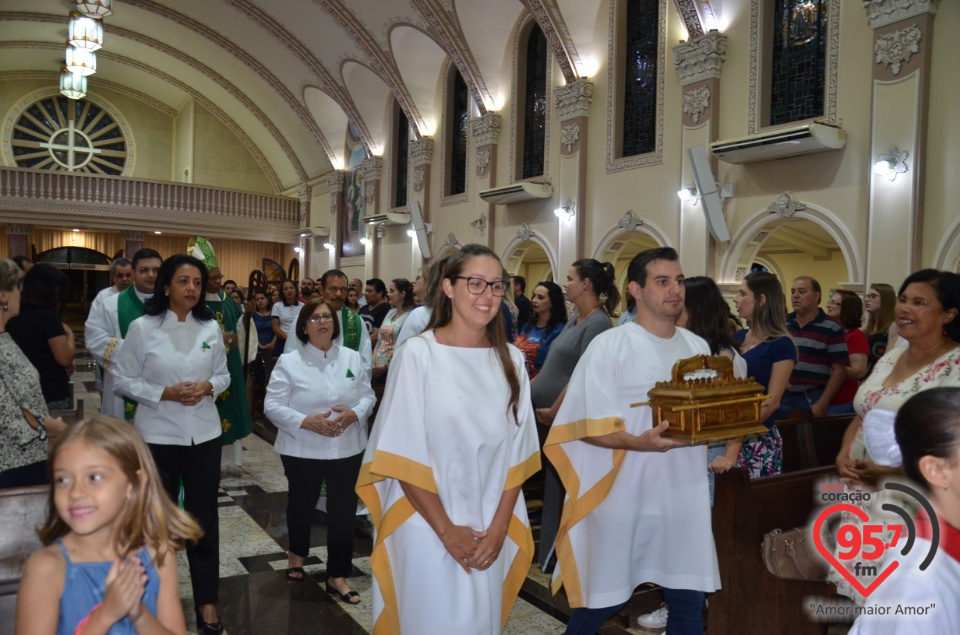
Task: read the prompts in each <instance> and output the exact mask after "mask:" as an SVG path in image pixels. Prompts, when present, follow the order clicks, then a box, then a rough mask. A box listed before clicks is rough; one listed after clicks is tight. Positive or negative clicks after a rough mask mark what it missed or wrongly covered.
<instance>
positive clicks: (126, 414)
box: [84, 248, 163, 421]
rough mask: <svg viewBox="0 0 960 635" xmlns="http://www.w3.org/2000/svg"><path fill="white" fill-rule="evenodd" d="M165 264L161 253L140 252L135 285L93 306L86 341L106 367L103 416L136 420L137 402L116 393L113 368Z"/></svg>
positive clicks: (135, 264)
mask: <svg viewBox="0 0 960 635" xmlns="http://www.w3.org/2000/svg"><path fill="white" fill-rule="evenodd" d="M162 262H163V259H162V258H161V257H160V254H159V253H157V252H156V251H154V250H153V249H148V248H144V249H141V250H139V251H138V252H137V253H135V254H134V255H133V259H132V261H131V266H132V268H133V284H132V285H130V286H128V287H127V289H126V290H124V291H121V292H119V293H115V294H113V295H111V296H109V297H107V298H105V299H104V300H103V301H102V302H100V303H99V304H97V303H95V304H94V305H93V306H91V307H90V315H89V316H88V317H87V323H86V324H85V325H84V339H85V342H86V346H87V350H89V351H90V354H91V355H92V356H93V359H94V360H96V362H97V363H98V364H100V365H101V366H102V367H103V397H102V400H101V404H100V414H103V415H108V416H110V417H117V418H118V419H124V418H125V419H127V420H128V421H129V420H130V419H131V418H132V417H133V412H134V410H135V409H136V402H134V401H133V400H130V399H124V398H123V397H122V396H120V395H118V394H115V393H114V391H113V386H114V377H113V373H112V372H111V369H110V365H111V363H112V360H113V359H114V358H115V357H116V355H117V353H119V352H120V348H121V346H123V338H124V337H126V336H127V328H128V327H129V326H130V323H131V322H133V321H134V320H135V319H137V318H138V317H140V316H142V315H143V311H144V306H143V303H144V302H145V301H146V300H147V299H148V298H150V297H151V296H152V295H153V292H154V286H155V284H156V281H157V274H158V273H159V272H160V264H161V263H162Z"/></svg>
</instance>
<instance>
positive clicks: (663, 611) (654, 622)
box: [637, 604, 670, 628]
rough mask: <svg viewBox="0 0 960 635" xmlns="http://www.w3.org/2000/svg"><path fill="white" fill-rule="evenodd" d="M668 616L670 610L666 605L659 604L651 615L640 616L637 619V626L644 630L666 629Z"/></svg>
mask: <svg viewBox="0 0 960 635" xmlns="http://www.w3.org/2000/svg"><path fill="white" fill-rule="evenodd" d="M669 614H670V609H669V608H667V605H666V604H661V605H660V608H658V609H657V610H656V611H654V612H653V613H647V614H646V615H641V616H640V617H638V618H637V624H639V625H640V626H642V627H644V628H666V627H667V616H668V615H669Z"/></svg>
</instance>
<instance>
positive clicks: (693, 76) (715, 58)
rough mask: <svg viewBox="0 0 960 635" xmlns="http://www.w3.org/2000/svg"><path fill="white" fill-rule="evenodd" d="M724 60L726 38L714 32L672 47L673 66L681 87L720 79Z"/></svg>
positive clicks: (725, 57) (725, 55) (725, 56)
mask: <svg viewBox="0 0 960 635" xmlns="http://www.w3.org/2000/svg"><path fill="white" fill-rule="evenodd" d="M726 59H727V36H726V35H722V34H720V33H717V32H716V31H711V32H710V33H707V34H706V35H702V36H700V37H699V38H697V39H696V40H691V41H689V42H683V43H681V44H677V45H676V46H674V47H673V65H674V67H676V69H677V75H678V76H679V77H680V85H681V86H688V85H690V84H693V83H695V82H699V81H703V80H705V79H720V72H721V71H722V70H723V62H724V60H726Z"/></svg>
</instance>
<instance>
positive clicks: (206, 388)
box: [160, 381, 213, 406]
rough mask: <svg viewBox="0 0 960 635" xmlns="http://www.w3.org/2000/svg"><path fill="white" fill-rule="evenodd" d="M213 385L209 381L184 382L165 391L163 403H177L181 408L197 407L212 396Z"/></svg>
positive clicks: (161, 397)
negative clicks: (204, 399) (202, 400)
mask: <svg viewBox="0 0 960 635" xmlns="http://www.w3.org/2000/svg"><path fill="white" fill-rule="evenodd" d="M212 389H213V384H211V383H210V382H208V381H182V382H180V383H179V384H174V385H173V386H169V387H167V388H164V389H163V394H162V395H161V396H160V400H161V401H176V402H177V403H179V404H180V405H181V406H195V405H197V404H198V403H200V400H201V399H203V398H204V397H207V396H209V395H210V391H211V390H212Z"/></svg>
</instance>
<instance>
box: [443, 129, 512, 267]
mask: <svg viewBox="0 0 960 635" xmlns="http://www.w3.org/2000/svg"><path fill="white" fill-rule="evenodd" d="M502 123H503V120H502V118H501V117H500V115H498V114H497V113H495V112H488V113H486V114H484V115H483V116H482V117H480V118H479V119H475V120H474V121H473V122H472V123H471V126H470V129H471V132H472V133H473V142H474V145H475V146H476V149H477V160H476V165H477V170H476V176H477V191H478V192H479V191H481V190H488V189H490V188H493V187H496V186H497V141H498V140H499V138H500V127H501V125H502ZM478 207H479V208H480V215H481V217H483V216H486V218H488V219H489V223H488V222H486V221H484V222H482V223H478V222H476V221H474V223H471V224H472V225H473V228H474V230H476V231H477V233H481V234H482V233H483V232H484V231H486V232H487V240H486V242H487V246H488V247H490V248H493V233H494V232H493V230H494V228H495V227H496V224H497V221H496V214H494V211H495V210H496V206H495V205H490V204H483V203H478ZM484 208H485V213H484ZM488 225H489V227H488ZM451 235H452V234H451ZM477 242H478V243H479V242H482V239H479V238H478V240H477Z"/></svg>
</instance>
